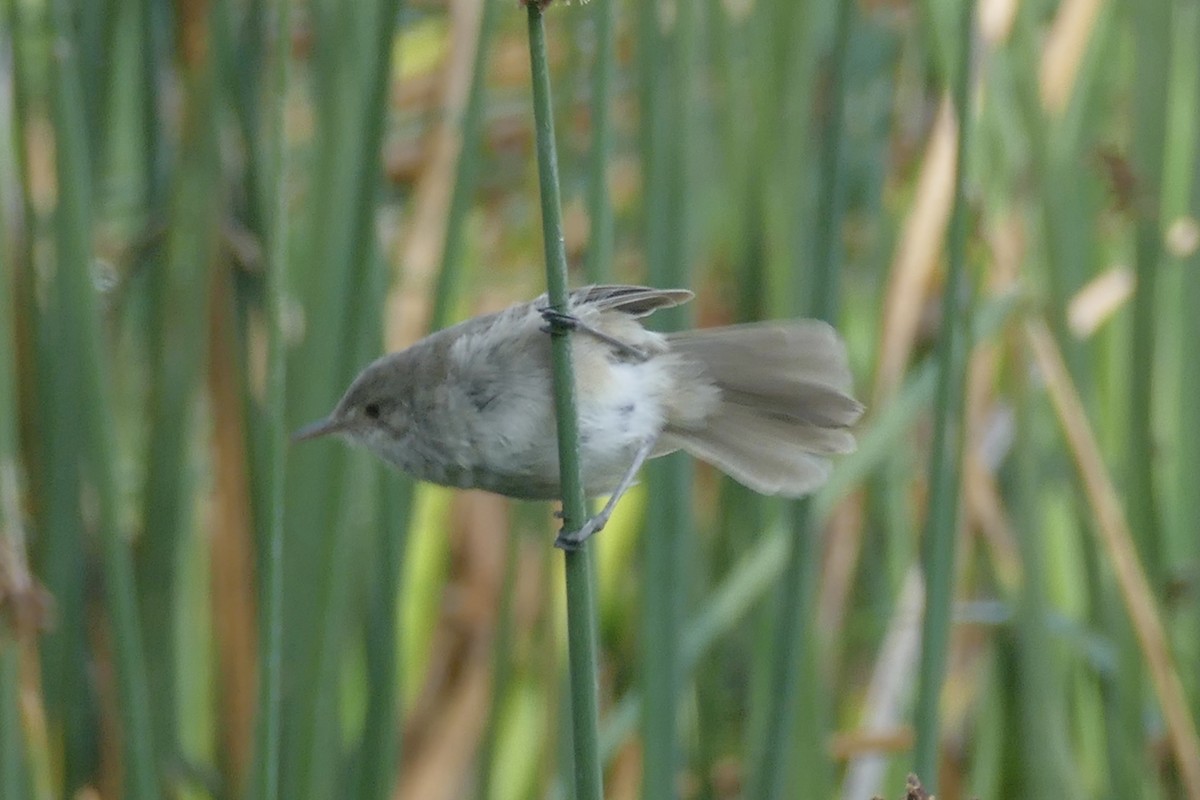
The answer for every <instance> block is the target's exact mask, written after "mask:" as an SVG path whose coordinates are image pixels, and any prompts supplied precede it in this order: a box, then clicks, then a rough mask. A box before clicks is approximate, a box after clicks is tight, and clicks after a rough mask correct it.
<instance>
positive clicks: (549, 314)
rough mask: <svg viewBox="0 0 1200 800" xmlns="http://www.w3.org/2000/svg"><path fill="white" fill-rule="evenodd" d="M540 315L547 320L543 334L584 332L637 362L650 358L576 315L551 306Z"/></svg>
mask: <svg viewBox="0 0 1200 800" xmlns="http://www.w3.org/2000/svg"><path fill="white" fill-rule="evenodd" d="M538 313H539V314H541V315H542V319H544V320H546V324H545V325H543V326H541V331H542V333H549V334H556V333H566V332H569V331H582V332H584V333H587V334H590V335H591V336H594V337H595V338H597V339H599V340H600V341H602V342H604V343H606V344H609V345H612V346H613V347H615V348H616V349H617V350H618V351H620V352H622V353H624V354H625V355H627V356H629V357H631V358H633V359H634V360H635V361H646V360H647V359H648V358H649V356H648V355H647V354H646V353H644V352H643V351H642V350H640V349H639V348H637V347H634V346H633V345H631V344H627V343H625V342H622V341H621V340H620V339H618V338H617V337H615V336H612V335H610V334H607V333H605V332H604V331H602V330H600V329H598V328H594V327H592V326H591V325H588V324H587V323H586V322H584V321H583V320H581V319H579V317H577V316H575V315H574V314H568V313H567V312H565V311H559V310H557V309H554V308H550V307H549V306H547V307H546V308H539V309H538Z"/></svg>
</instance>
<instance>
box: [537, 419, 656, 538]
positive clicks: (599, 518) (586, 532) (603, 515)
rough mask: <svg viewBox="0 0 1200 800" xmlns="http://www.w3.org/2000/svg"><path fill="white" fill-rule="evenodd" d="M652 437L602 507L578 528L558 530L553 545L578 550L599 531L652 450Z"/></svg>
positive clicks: (639, 450)
mask: <svg viewBox="0 0 1200 800" xmlns="http://www.w3.org/2000/svg"><path fill="white" fill-rule="evenodd" d="M654 444H655V440H654V439H647V440H646V443H645V444H643V445H642V446H641V447H639V448H638V451H637V453H636V454H635V455H634V457H633V462H632V463H631V464H630V465H629V470H628V471H627V472H626V473H625V476H624V477H622V478H621V482H620V483H618V484H617V488H616V489H614V490H613V493H612V495H610V496H609V498H608V502H607V503H605V504H604V508H602V509H600V513H599V514H597V515H596V516H594V517H592V518H591V519H589V520H588V521H587V522H585V523H583V526H582V527H581V528H579V530H575V531H566V530H563V531H560V532H559V534H558V538H557V539H555V540H554V546H555V547H558V548H561V549H563V550H578V549H579V548H580V547H582V546H583V543H584V542H586V541H587V539H588V537H589V536H591V535H592V534H593V533H597V532H599V530H600V529H601V528H603V527H604V526H605V525H606V524H608V519H609V517H611V516H612V513H613V509H615V508H616V507H617V501H619V500H620V499H621V496H622V495H623V494H625V492H627V491H629V487H630V486H633V482H634V481H635V480H636V479H637V474H638V470H640V469H641V468H642V464H645V463H646V459H647V458H649V457H650V453H651V452H652V451H653V450H654Z"/></svg>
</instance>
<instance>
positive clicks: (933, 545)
mask: <svg viewBox="0 0 1200 800" xmlns="http://www.w3.org/2000/svg"><path fill="white" fill-rule="evenodd" d="M958 14H959V16H960V18H961V23H960V25H959V28H958V33H959V36H958V37H957V44H956V47H957V48H958V52H957V56H958V58H957V60H956V63H955V64H954V70H953V72H952V73H950V74H951V75H953V93H952V101H953V104H954V115H955V120H956V128H957V141H956V143H955V146H956V153H955V160H954V208H953V211H952V212H951V216H950V231H949V237H948V242H947V251H948V253H947V264H946V281H945V286H944V287H943V289H942V304H941V310H942V318H941V325H942V330H941V336H940V339H939V341H938V358H939V360H940V361H941V370H940V372H939V373H938V389H937V395H936V397H935V398H934V411H933V414H934V418H933V425H934V429H933V441H932V444H931V454H930V464H929V511H928V517H927V519H926V521H925V533H924V538H923V539H922V542H921V545H922V553H921V567H922V573H923V577H924V579H925V617H924V620H923V622H922V627H921V656H920V671H921V672H920V679H919V683H918V684H917V700H916V711H915V712H914V725H915V726H916V734H917V741H916V752H915V755H914V761H915V765H916V767H915V768H916V772H917V774H918V775H922V776H924V783H925V785H926V786H927V787H928V789H929V791H930V792H937V787H938V785H939V784H938V774H939V773H938V756H939V751H940V750H941V698H942V687H943V684H944V683H945V674H946V662H947V660H948V657H949V650H950V627H951V618H952V612H953V605H954V598H955V577H956V573H957V570H956V564H955V551H956V550H957V547H956V544H957V541H958V539H959V513H960V508H961V505H962V501H961V492H962V480H961V476H962V473H963V464H964V457H963V452H964V447H965V444H964V442H965V439H966V430H965V427H966V416H967V407H966V392H967V361H968V351H969V348H970V344H971V343H970V340H969V336H970V316H971V311H972V308H971V307H972V294H973V291H974V290H973V288H972V280H971V276H970V275H968V274H967V270H968V269H969V265H968V264H967V236H968V233H969V229H968V226H969V218H968V215H969V213H970V210H969V209H968V207H967V196H966V190H965V187H966V185H967V172H968V164H969V163H970V162H969V161H968V158H967V156H968V154H969V153H970V143H971V142H972V137H971V135H970V134H971V133H972V127H973V124H974V118H973V115H972V113H971V103H970V99H971V70H972V68H973V64H974V61H973V57H972V53H973V50H974V47H973V41H974V21H975V4H974V2H972V0H964V1H963V2H962V3H960V10H959V11H958Z"/></svg>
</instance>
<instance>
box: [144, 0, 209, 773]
mask: <svg viewBox="0 0 1200 800" xmlns="http://www.w3.org/2000/svg"><path fill="white" fill-rule="evenodd" d="M181 12H182V13H181V14H180V15H179V18H178V26H179V29H180V36H179V39H180V41H190V42H207V41H208V13H207V5H206V4H204V3H194V4H188V5H185V6H181ZM179 62H180V77H181V83H182V87H183V108H182V112H183V114H182V116H183V120H182V136H181V140H180V145H179V159H178V166H177V169H176V172H175V176H174V186H173V187H172V192H171V200H170V203H171V206H170V211H169V215H170V221H169V228H168V231H167V243H166V258H165V260H163V261H152V262H151V264H150V265H149V266H150V269H151V273H150V276H149V277H150V280H151V282H152V285H153V297H152V299H151V313H152V318H153V327H152V335H151V342H150V352H151V363H152V371H151V400H150V408H149V413H150V418H151V424H150V438H149V443H148V446H147V451H146V453H147V455H146V459H145V464H146V484H145V490H144V503H145V509H144V523H143V534H142V537H141V540H140V542H139V549H138V553H137V567H138V573H137V577H138V589H139V595H140V599H141V614H142V632H143V641H144V642H145V645H146V666H147V674H148V675H149V678H150V691H151V695H152V696H153V697H154V698H155V703H154V708H153V709H152V711H153V713H154V719H153V722H154V737H155V740H156V741H157V742H158V743H159V748H160V757H161V758H164V759H170V758H173V757H174V756H175V755H176V751H177V750H178V737H179V730H178V713H177V708H176V696H177V691H176V688H177V682H176V675H175V672H176V670H175V666H176V662H177V657H178V653H177V652H176V639H177V637H176V633H177V632H176V618H177V611H178V608H177V601H178V587H179V569H178V565H179V563H180V560H179V549H180V547H181V545H182V544H183V542H184V541H185V538H186V533H187V532H188V531H190V530H191V525H190V522H191V519H192V514H191V512H192V502H191V501H192V490H193V485H192V481H191V479H190V474H191V455H192V449H191V447H190V446H189V445H190V443H191V441H192V433H193V426H192V421H193V419H194V417H193V414H194V411H195V406H196V389H197V387H198V385H199V382H200V375H201V369H202V366H203V364H204V347H203V342H204V339H205V337H204V323H205V319H206V316H205V311H206V308H207V306H206V304H205V303H203V302H200V300H199V299H200V298H203V297H204V296H205V293H206V291H207V289H208V285H209V275H210V272H209V270H210V268H211V267H212V259H213V256H214V254H215V250H216V241H217V235H218V233H217V231H218V223H219V220H218V214H219V208H218V205H217V204H218V202H219V199H220V191H219V177H220V153H219V150H218V145H217V130H216V116H217V115H216V103H215V100H216V97H215V87H214V83H213V73H212V65H211V63H210V61H209V59H208V55H207V50H206V49H204V48H203V47H191V48H188V49H185V50H184V51H183V52H181V53H180V59H179ZM153 166H154V165H151V164H147V167H148V168H149V167H153Z"/></svg>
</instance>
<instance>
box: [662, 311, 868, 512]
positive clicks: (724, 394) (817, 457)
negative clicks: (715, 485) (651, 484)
mask: <svg viewBox="0 0 1200 800" xmlns="http://www.w3.org/2000/svg"><path fill="white" fill-rule="evenodd" d="M668 339H669V341H670V346H671V351H672V352H673V353H675V354H678V355H679V356H681V357H682V360H683V362H684V363H685V364H688V365H689V367H690V368H693V369H694V368H695V366H696V365H698V366H699V367H700V368H701V371H702V373H703V374H704V376H705V377H707V378H708V379H709V380H710V381H711V382H712V383H713V384H714V385H715V386H716V388H717V389H718V391H719V393H720V399H719V402H718V403H717V405H716V407H715V409H713V410H712V411H711V412H709V413H707V414H705V415H704V417H703V418H702V419H688V418H687V415H686V414H680V415H678V416H677V417H674V418H672V419H670V420H669V422H668V425H667V428H666V430H665V431H664V433H663V436H662V438H661V440H660V443H659V452H667V451H669V450H674V449H683V450H686V451H687V452H689V453H691V454H692V455H693V456H695V457H696V458H699V459H700V460H702V461H706V462H708V463H709V464H712V465H713V466H715V467H717V468H718V469H720V470H721V471H722V472H725V473H726V474H728V475H729V476H730V477H732V478H734V479H735V480H737V481H738V482H739V483H742V484H744V485H746V486H748V487H750V488H751V489H754V490H755V491H757V492H760V493H762V494H767V495H783V496H786V497H800V496H802V495H805V494H808V493H810V492H812V491H813V490H815V489H816V488H817V487H819V486H820V485H821V484H823V483H824V482H825V480H826V478H827V477H828V476H829V471H830V468H831V465H830V462H829V458H828V456H830V455H834V454H838V453H849V452H852V451H853V450H854V447H855V442H854V435H853V434H852V433H851V432H850V427H851V426H852V425H853V424H854V423H855V422H857V421H858V419H859V417H861V416H862V413H863V406H862V404H861V403H859V402H858V401H857V400H855V399H854V398H853V397H852V396H851V394H850V391H851V389H850V383H851V376H850V369H849V366H848V365H847V362H846V348H845V345H843V343H842V341H841V339H840V338H839V337H838V335H837V332H836V331H834V329H833V328H832V327H830V326H829V325H827V324H826V323H824V322H819V321H816V320H797V321H794V322H771V323H755V324H750V325H734V326H731V327H726V328H708V329H703V330H695V331H685V332H681V333H674V334H671V335H670V336H669V337H668Z"/></svg>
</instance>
